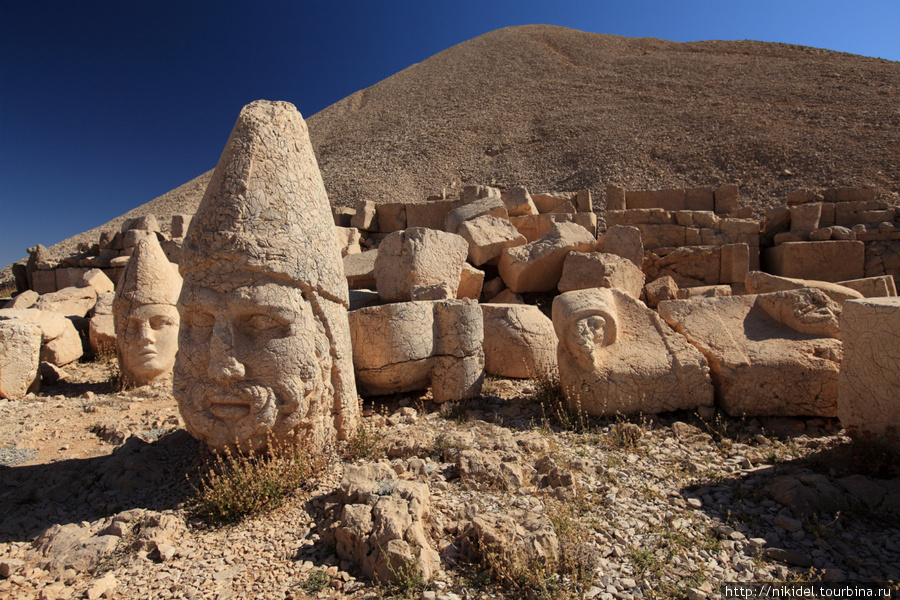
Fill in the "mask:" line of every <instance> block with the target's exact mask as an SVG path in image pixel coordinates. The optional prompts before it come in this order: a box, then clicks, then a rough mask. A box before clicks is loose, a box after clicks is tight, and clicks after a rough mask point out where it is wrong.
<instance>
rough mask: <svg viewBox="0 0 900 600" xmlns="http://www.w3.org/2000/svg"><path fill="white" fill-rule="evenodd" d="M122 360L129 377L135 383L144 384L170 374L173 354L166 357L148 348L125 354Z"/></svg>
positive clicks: (173, 362) (173, 364)
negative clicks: (135, 353)
mask: <svg viewBox="0 0 900 600" xmlns="http://www.w3.org/2000/svg"><path fill="white" fill-rule="evenodd" d="M124 360H125V368H126V370H127V371H128V374H129V376H130V377H129V379H131V381H132V382H133V383H134V384H135V385H146V384H148V383H152V382H154V381H156V380H158V379H161V378H163V377H166V376H167V375H171V373H172V368H173V367H174V366H175V357H174V356H171V357H168V358H167V357H164V356H161V355H160V354H159V353H157V352H156V351H155V350H148V351H146V352H142V353H140V354H138V355H136V356H135V355H133V354H126V355H125V356H124Z"/></svg>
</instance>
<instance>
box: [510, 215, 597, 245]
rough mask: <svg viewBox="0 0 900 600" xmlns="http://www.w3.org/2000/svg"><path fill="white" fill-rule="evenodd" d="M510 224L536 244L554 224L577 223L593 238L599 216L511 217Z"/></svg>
mask: <svg viewBox="0 0 900 600" xmlns="http://www.w3.org/2000/svg"><path fill="white" fill-rule="evenodd" d="M509 222H510V223H512V224H513V225H514V226H515V228H516V229H517V230H518V231H519V233H521V234H522V235H524V236H525V239H526V240H528V241H529V242H534V241H537V240H539V239H541V238H542V237H544V236H545V235H547V234H548V233H550V230H551V229H552V228H553V224H554V223H575V224H576V225H581V226H582V227H584V228H585V229H586V230H587V231H588V233H590V234H591V236H594V235H596V232H597V215H595V214H594V213H575V214H571V213H548V214H542V215H523V216H521V217H510V218H509Z"/></svg>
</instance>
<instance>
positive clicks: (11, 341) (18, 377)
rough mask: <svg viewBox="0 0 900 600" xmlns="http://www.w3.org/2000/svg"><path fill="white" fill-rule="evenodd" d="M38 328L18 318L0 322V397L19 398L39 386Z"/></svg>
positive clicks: (39, 332)
mask: <svg viewBox="0 0 900 600" xmlns="http://www.w3.org/2000/svg"><path fill="white" fill-rule="evenodd" d="M40 354H41V329H40V327H38V326H37V325H35V324H34V323H27V322H25V321H19V320H9V321H0V398H8V399H9V400H19V399H21V398H24V397H25V396H26V395H27V394H28V393H29V392H37V391H38V390H39V389H40V384H41V379H40V376H39V373H38V366H39V364H40Z"/></svg>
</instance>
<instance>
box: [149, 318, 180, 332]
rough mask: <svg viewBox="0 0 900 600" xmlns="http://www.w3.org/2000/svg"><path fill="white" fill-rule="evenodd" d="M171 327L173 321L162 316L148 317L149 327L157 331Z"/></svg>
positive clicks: (173, 323)
mask: <svg viewBox="0 0 900 600" xmlns="http://www.w3.org/2000/svg"><path fill="white" fill-rule="evenodd" d="M172 325H175V321H173V320H172V319H170V318H169V317H166V316H164V315H156V316H153V317H150V327H152V328H153V329H155V330H157V331H159V330H160V329H165V328H166V327H171V326H172Z"/></svg>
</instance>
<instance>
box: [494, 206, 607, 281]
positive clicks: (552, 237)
mask: <svg viewBox="0 0 900 600" xmlns="http://www.w3.org/2000/svg"><path fill="white" fill-rule="evenodd" d="M595 244H596V240H595V239H594V236H593V235H591V234H590V233H588V231H587V230H586V229H584V228H583V227H580V226H578V225H575V224H574V223H554V224H553V227H552V228H551V230H550V233H548V234H547V235H546V236H544V237H542V238H541V239H539V240H537V241H536V242H531V243H530V244H525V245H524V246H517V247H514V248H507V249H506V250H504V251H503V255H502V256H501V257H500V264H499V269H500V276H501V277H502V278H503V281H504V283H506V286H507V287H508V288H509V289H510V290H512V291H513V292H516V293H522V292H547V291H550V290H552V289H554V288H555V287H556V286H557V284H558V283H559V278H560V276H561V275H562V265H563V261H565V259H566V255H568V254H569V252H572V251H580V252H585V251H588V250H593V249H594V247H595Z"/></svg>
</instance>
